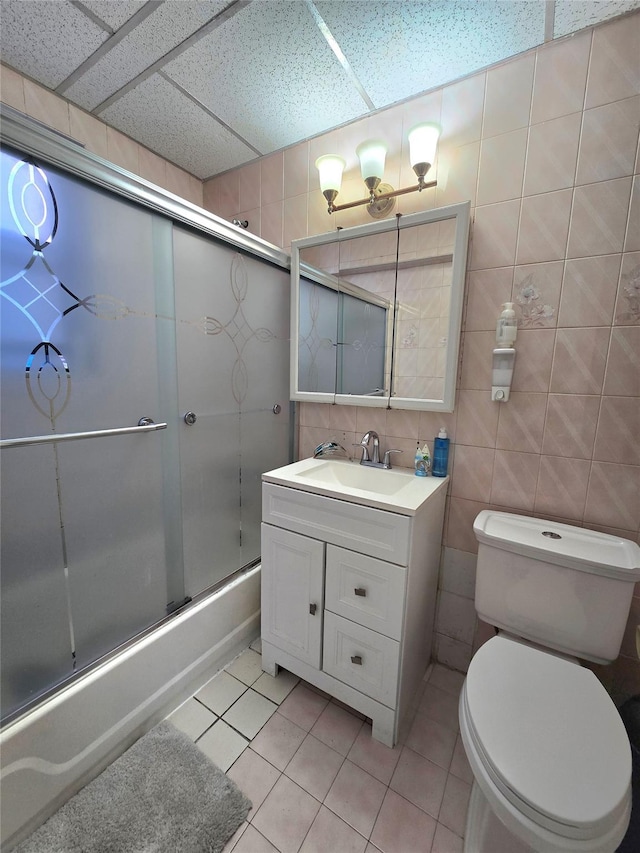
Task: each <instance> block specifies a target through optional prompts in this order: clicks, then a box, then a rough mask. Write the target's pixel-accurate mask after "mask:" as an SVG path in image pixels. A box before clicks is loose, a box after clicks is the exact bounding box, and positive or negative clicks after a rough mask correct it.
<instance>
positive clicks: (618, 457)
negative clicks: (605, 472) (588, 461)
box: [593, 397, 640, 465]
mask: <svg viewBox="0 0 640 853" xmlns="http://www.w3.org/2000/svg"><path fill="white" fill-rule="evenodd" d="M639 438H640V397H603V398H602V406H601V407H600V418H599V419H598V431H597V433H596V443H595V448H594V451H593V458H594V459H597V460H598V462H622V463H624V464H627V465H640V440H639Z"/></svg>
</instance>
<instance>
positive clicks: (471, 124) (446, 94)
mask: <svg viewBox="0 0 640 853" xmlns="http://www.w3.org/2000/svg"><path fill="white" fill-rule="evenodd" d="M485 79H486V74H485V73H484V72H483V73H481V74H474V75H473V77H468V78H467V79H466V80H461V81H460V82H459V83H453V84H452V85H451V86H445V87H444V89H443V90H442V122H441V123H442V141H443V143H444V142H446V143H447V144H451V145H454V146H460V145H467V144H468V143H469V142H475V141H476V140H477V139H480V137H481V135H482V113H483V108H484V90H485Z"/></svg>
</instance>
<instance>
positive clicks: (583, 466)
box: [534, 456, 591, 521]
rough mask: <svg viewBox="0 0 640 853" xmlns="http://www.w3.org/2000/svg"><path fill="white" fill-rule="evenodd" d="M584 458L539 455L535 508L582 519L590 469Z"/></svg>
mask: <svg viewBox="0 0 640 853" xmlns="http://www.w3.org/2000/svg"><path fill="white" fill-rule="evenodd" d="M590 468H591V463H590V462H589V461H588V460H587V459H568V458H566V457H558V456H542V457H541V459H540V472H539V474H538V484H537V488H536V500H535V505H534V511H535V512H536V514H538V513H539V514H541V515H559V514H562V516H563V517H565V518H569V519H574V520H575V521H581V520H582V516H583V513H584V505H585V502H586V499H587V487H588V485H589V471H590Z"/></svg>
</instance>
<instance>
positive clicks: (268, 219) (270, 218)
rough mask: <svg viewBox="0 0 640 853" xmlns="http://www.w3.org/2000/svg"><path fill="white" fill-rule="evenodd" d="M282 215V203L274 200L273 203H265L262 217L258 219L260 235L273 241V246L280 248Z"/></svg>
mask: <svg viewBox="0 0 640 853" xmlns="http://www.w3.org/2000/svg"><path fill="white" fill-rule="evenodd" d="M283 216H284V203H283V202H282V201H276V202H274V203H273V204H265V205H263V207H262V217H261V220H260V228H261V233H260V236H261V237H262V238H263V239H264V240H267V241H268V242H269V243H273V245H274V246H278V247H280V248H282V246H283V245H284V244H283V240H282V220H283Z"/></svg>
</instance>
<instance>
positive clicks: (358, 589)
mask: <svg viewBox="0 0 640 853" xmlns="http://www.w3.org/2000/svg"><path fill="white" fill-rule="evenodd" d="M353 591H354V592H355V594H356V595H361V596H362V597H363V598H364V597H365V596H366V594H367V590H366V589H365V588H364V587H363V586H357V587H356V588H355V589H354V590H353Z"/></svg>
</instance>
